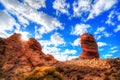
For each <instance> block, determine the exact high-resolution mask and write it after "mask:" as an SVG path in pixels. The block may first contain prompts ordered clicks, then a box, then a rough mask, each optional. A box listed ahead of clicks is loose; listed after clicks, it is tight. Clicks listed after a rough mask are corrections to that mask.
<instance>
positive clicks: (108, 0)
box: [87, 0, 117, 20]
mask: <svg viewBox="0 0 120 80" xmlns="http://www.w3.org/2000/svg"><path fill="white" fill-rule="evenodd" d="M116 3H117V0H95V4H93V5H92V9H91V11H90V14H89V16H88V18H87V20H88V19H92V18H94V17H96V16H98V15H100V14H101V13H102V12H104V11H106V10H109V9H110V8H112V6H113V5H114V4H116Z"/></svg>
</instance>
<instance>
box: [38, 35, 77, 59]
mask: <svg viewBox="0 0 120 80" xmlns="http://www.w3.org/2000/svg"><path fill="white" fill-rule="evenodd" d="M39 42H40V44H41V45H42V50H43V52H44V53H49V54H52V55H53V56H54V57H55V58H56V59H57V60H60V61H65V60H69V59H72V58H75V57H76V56H75V54H76V53H77V51H76V50H72V49H71V50H70V49H65V50H64V49H61V47H60V46H61V45H65V44H66V42H65V41H64V39H63V38H62V35H61V34H59V33H54V34H52V35H51V36H50V40H40V41H39ZM62 48H63V46H62Z"/></svg>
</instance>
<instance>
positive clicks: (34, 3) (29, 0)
mask: <svg viewBox="0 0 120 80" xmlns="http://www.w3.org/2000/svg"><path fill="white" fill-rule="evenodd" d="M45 1H46V0H24V4H25V5H29V6H30V7H32V8H35V9H39V8H42V7H43V8H45V7H46V5H45Z"/></svg>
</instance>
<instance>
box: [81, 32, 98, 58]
mask: <svg viewBox="0 0 120 80" xmlns="http://www.w3.org/2000/svg"><path fill="white" fill-rule="evenodd" d="M80 44H81V47H82V54H81V55H80V58H82V59H93V58H99V54H98V45H97V43H96V41H95V39H94V37H93V36H92V35H91V34H88V33H85V34H83V35H81V37H80Z"/></svg>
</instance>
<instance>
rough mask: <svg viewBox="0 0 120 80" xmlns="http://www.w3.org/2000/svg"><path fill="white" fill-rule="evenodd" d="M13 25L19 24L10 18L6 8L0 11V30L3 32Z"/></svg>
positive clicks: (11, 28) (10, 28)
mask: <svg viewBox="0 0 120 80" xmlns="http://www.w3.org/2000/svg"><path fill="white" fill-rule="evenodd" d="M13 26H19V25H18V24H17V23H16V21H15V20H14V18H12V17H11V16H10V15H9V14H8V12H7V11H6V10H3V11H0V32H3V33H5V31H6V30H11V31H12V30H13V29H14V28H13Z"/></svg>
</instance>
